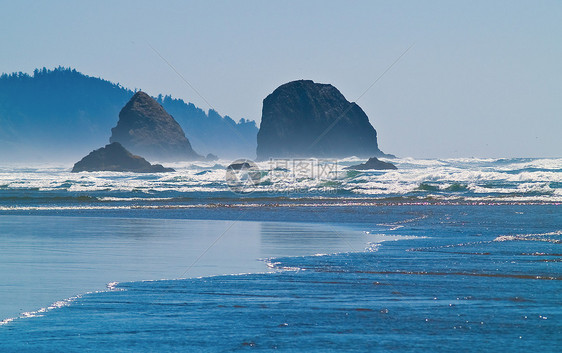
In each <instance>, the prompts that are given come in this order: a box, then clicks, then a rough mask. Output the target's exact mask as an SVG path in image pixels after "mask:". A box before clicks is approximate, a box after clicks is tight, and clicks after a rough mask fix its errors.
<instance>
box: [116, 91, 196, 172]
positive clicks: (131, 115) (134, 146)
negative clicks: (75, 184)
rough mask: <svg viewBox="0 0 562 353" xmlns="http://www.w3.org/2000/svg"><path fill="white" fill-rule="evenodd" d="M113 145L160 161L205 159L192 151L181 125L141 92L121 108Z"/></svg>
mask: <svg viewBox="0 0 562 353" xmlns="http://www.w3.org/2000/svg"><path fill="white" fill-rule="evenodd" d="M111 133H112V135H111V138H110V139H109V142H119V143H121V144H122V145H123V146H124V147H125V148H127V149H128V150H129V151H131V152H132V153H134V154H138V155H142V156H144V157H146V158H148V159H151V160H158V161H189V160H199V159H203V157H202V156H200V155H199V154H197V153H196V152H195V151H193V148H191V144H190V143H189V141H188V140H187V138H186V137H185V133H184V132H183V130H182V128H181V127H180V125H179V124H178V123H177V121H176V120H174V118H173V117H172V116H171V115H170V114H168V113H167V112H166V111H165V110H164V108H163V107H162V106H161V105H160V104H158V102H156V101H155V100H154V99H153V98H152V97H150V96H149V95H148V94H146V93H144V92H140V91H139V92H137V93H135V95H134V96H133V98H131V100H130V101H129V102H128V103H127V104H126V105H125V107H123V109H121V112H120V113H119V121H118V122H117V126H116V127H114V128H113V129H111Z"/></svg>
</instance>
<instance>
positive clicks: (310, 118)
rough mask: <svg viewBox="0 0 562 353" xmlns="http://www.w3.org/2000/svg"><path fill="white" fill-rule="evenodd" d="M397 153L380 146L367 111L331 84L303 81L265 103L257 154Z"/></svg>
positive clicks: (282, 89) (284, 87) (261, 156)
mask: <svg viewBox="0 0 562 353" xmlns="http://www.w3.org/2000/svg"><path fill="white" fill-rule="evenodd" d="M349 156H358V157H370V156H376V157H394V156H392V155H386V154H384V153H383V152H382V151H381V150H380V149H379V147H378V143H377V132H376V130H375V129H374V128H373V126H372V125H371V123H370V122H369V118H368V117H367V115H366V114H365V112H364V111H363V110H362V109H361V108H360V107H359V106H358V105H357V104H355V103H351V102H349V101H347V100H346V99H345V97H344V96H343V95H342V94H341V93H340V91H338V89H337V88H335V87H334V86H332V85H329V84H320V83H315V82H313V81H310V80H300V81H293V82H289V83H286V84H284V85H282V86H279V87H278V88H277V89H276V90H275V91H273V93H271V94H270V95H269V96H267V97H266V98H265V99H264V101H263V108H262V119H261V124H260V130H259V132H258V147H257V157H258V159H259V160H264V159H268V158H275V157H278V158H288V157H331V158H334V157H340V158H341V157H349Z"/></svg>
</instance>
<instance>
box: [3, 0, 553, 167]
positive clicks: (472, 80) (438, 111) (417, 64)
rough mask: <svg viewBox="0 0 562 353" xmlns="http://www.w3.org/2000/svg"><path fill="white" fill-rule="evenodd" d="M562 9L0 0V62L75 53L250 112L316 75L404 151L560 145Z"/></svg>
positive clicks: (240, 113)
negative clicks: (0, 1) (280, 91)
mask: <svg viewBox="0 0 562 353" xmlns="http://www.w3.org/2000/svg"><path fill="white" fill-rule="evenodd" d="M561 19H562V2H561V1H353V2H347V1H276V2H273V1H239V2H234V1H212V2H206V1H163V2H154V1H140V0H137V1H95V2H78V1H56V2H36V1H10V2H7V1H6V2H3V4H2V10H1V11H0V33H2V50H1V51H0V72H6V73H10V72H16V71H23V72H27V73H31V72H33V70H34V69H35V68H42V67H47V68H53V67H58V66H59V65H62V66H67V67H73V68H76V69H77V70H78V71H80V72H83V73H85V74H87V75H91V76H96V77H102V78H104V79H106V80H110V81H112V82H118V83H120V84H121V85H123V86H124V87H127V88H131V89H135V88H138V89H142V90H144V91H146V92H147V93H149V94H151V95H153V96H156V95H158V94H160V93H162V94H171V95H172V96H173V97H175V98H181V99H183V100H185V101H189V102H192V103H194V104H195V105H196V106H198V107H201V108H203V109H205V110H208V109H210V108H213V109H215V110H216V111H218V112H219V113H220V114H221V115H229V116H230V117H232V118H233V119H234V120H239V119H241V118H246V119H252V120H255V121H256V122H257V123H259V121H260V117H261V108H262V100H263V99H264V98H265V97H266V96H267V95H268V94H270V93H271V92H272V91H273V90H274V89H275V88H276V87H278V86H279V85H281V84H283V83H286V82H289V81H292V80H296V79H311V80H314V81H315V82H322V83H331V84H333V85H334V86H335V87H337V88H338V89H339V90H340V91H341V92H342V93H343V95H344V96H345V97H346V98H347V99H348V100H349V101H357V103H358V104H359V106H361V108H363V110H364V111H365V113H366V114H367V115H368V116H369V118H370V121H371V122H372V124H373V125H374V127H375V129H376V130H377V132H378V138H379V146H380V148H381V149H382V150H383V151H385V152H387V153H392V154H395V155H397V156H400V157H406V156H412V157H428V158H431V157H471V156H475V157H549V156H562V142H561V141H562V139H561V138H560V133H561V132H562V84H561V82H562V64H561V63H562V40H561V38H562V21H561ZM413 43H415V44H414V46H413V47H412V48H411V49H410V50H409V51H408V52H407V53H406V54H405V55H404V56H403V57H402V58H401V60H400V61H398V62H397V63H396V64H395V65H394V66H393V67H392V68H391V69H390V70H389V71H388V72H387V73H386V74H385V75H384V76H383V77H382V78H381V79H380V80H379V81H378V82H377V83H376V84H374V85H373V86H372V88H370V89H369V90H367V89H368V88H369V87H370V86H371V85H372V84H373V83H374V82H375V80H376V79H377V78H378V77H379V76H380V75H381V74H382V73H383V72H384V71H385V70H386V69H387V68H388V67H389V66H390V65H391V64H392V63H393V62H394V61H395V60H396V59H397V58H398V57H399V56H400V55H401V54H402V53H403V52H404V51H405V50H406V49H407V48H408V47H410V45H412V44H413ZM151 47H153V48H154V49H155V50H156V51H157V52H158V53H159V54H157V53H156V52H155V51H153V49H151ZM159 55H161V56H162V57H163V59H162V58H161V57H160V56H159ZM166 61H167V62H168V63H169V64H170V65H172V66H173V67H174V69H175V70H176V71H177V73H176V72H175V71H174V70H173V69H172V68H171V67H170V66H169V65H168V64H167V63H166ZM178 73H179V74H181V75H182V76H183V77H184V78H185V79H186V80H187V81H188V82H189V84H187V83H186V82H184V80H183V79H182V78H181V77H180V75H179V74H178ZM190 85H191V86H192V87H193V88H195V90H197V92H198V93H197V92H196V91H195V90H194V89H193V88H192V87H190ZM0 128H1V127H0Z"/></svg>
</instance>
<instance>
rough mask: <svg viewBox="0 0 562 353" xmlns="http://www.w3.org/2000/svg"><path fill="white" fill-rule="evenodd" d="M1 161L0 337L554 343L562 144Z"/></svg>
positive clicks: (68, 346) (402, 345)
mask: <svg viewBox="0 0 562 353" xmlns="http://www.w3.org/2000/svg"><path fill="white" fill-rule="evenodd" d="M358 162H360V161H358V160H356V159H352V158H350V159H345V160H338V161H335V160H320V161H319V160H305V159H302V160H276V161H264V162H259V163H257V164H256V169H255V170H253V171H252V173H253V174H251V175H250V177H249V178H248V177H247V176H246V177H241V178H240V179H237V180H235V183H234V184H233V182H232V179H229V177H228V175H226V172H225V169H226V167H227V166H228V165H229V163H230V161H218V162H213V163H207V162H206V163H184V164H180V163H178V164H175V165H172V166H173V167H174V168H176V172H173V173H163V174H134V173H110V172H99V173H78V174H73V173H70V172H69V170H70V167H69V166H68V165H37V166H34V167H22V166H17V165H13V166H6V167H2V168H0V244H1V247H0V351H2V352H22V351H24V352H25V351H33V352H36V351H40V352H58V351H115V352H120V351H135V352H136V351H140V352H153V351H182V352H184V351H194V352H199V351H203V352H207V351H208V352H230V351H239V350H242V351H243V350H260V351H272V350H277V351H286V352H300V351H303V352H309V351H316V352H330V351H334V352H340V351H357V352H366V351H397V352H419V351H429V350H431V351H436V352H452V351H455V352H458V351H467V352H468V351H470V352H472V351H496V352H513V351H523V350H530V351H542V352H558V351H559V350H560V347H562V295H561V293H562V286H561V284H560V283H561V282H560V281H561V280H562V264H561V261H562V260H561V259H562V257H561V256H562V250H561V248H560V246H561V244H562V212H561V209H560V206H561V203H562V159H552V158H551V159H530V158H526V159H523V158H519V159H477V158H467V159H443V160H416V159H397V160H393V161H392V162H393V163H395V164H396V165H397V167H398V170H390V171H354V170H347V169H344V168H345V167H347V166H350V165H353V164H357V163H358Z"/></svg>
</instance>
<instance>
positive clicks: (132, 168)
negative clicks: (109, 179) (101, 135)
mask: <svg viewBox="0 0 562 353" xmlns="http://www.w3.org/2000/svg"><path fill="white" fill-rule="evenodd" d="M101 171H109V172H135V173H163V172H173V171H174V170H173V169H172V168H164V167H163V166H162V165H160V164H150V163H149V162H148V161H147V160H146V159H144V158H142V157H139V156H135V155H133V154H132V153H131V152H129V151H127V150H126V149H125V148H124V147H123V146H121V144H119V142H113V143H111V144H109V145H106V146H105V147H102V148H100V149H97V150H95V151H92V152H90V154H88V155H87V156H86V157H84V158H82V159H81V160H80V161H79V162H77V163H76V164H74V168H72V172H73V173H78V172H101Z"/></svg>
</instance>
